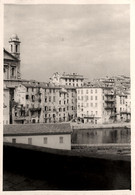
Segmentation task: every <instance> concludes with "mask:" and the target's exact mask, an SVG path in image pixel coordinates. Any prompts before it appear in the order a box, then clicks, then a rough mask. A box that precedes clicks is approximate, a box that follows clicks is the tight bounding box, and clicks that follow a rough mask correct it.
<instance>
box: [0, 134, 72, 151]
mask: <svg viewBox="0 0 135 195" xmlns="http://www.w3.org/2000/svg"><path fill="white" fill-rule="evenodd" d="M4 142H9V143H22V144H30V145H35V146H41V147H46V148H54V149H64V150H71V135H70V134H61V135H53V134H52V135H33V136H27V135H26V136H4Z"/></svg>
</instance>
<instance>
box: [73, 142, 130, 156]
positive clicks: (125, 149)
mask: <svg viewBox="0 0 135 195" xmlns="http://www.w3.org/2000/svg"><path fill="white" fill-rule="evenodd" d="M72 150H73V151H76V153H89V154H90V153H91V154H92V153H97V154H112V155H113V154H114V155H120V156H130V155H131V145H130V144H72Z"/></svg>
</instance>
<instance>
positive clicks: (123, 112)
mask: <svg viewBox="0 0 135 195" xmlns="http://www.w3.org/2000/svg"><path fill="white" fill-rule="evenodd" d="M120 114H121V115H122V114H129V115H130V114H131V112H129V111H126V110H125V111H121V112H120Z"/></svg>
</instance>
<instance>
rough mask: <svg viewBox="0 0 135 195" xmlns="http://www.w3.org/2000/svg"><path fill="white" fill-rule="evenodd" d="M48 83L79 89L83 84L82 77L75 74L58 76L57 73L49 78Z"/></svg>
mask: <svg viewBox="0 0 135 195" xmlns="http://www.w3.org/2000/svg"><path fill="white" fill-rule="evenodd" d="M50 83H53V84H55V85H64V86H65V85H68V86H73V87H81V86H83V84H84V77H83V75H78V74H77V73H73V74H66V73H63V74H62V75H60V74H59V73H58V72H56V73H54V74H53V76H52V77H51V78H50Z"/></svg>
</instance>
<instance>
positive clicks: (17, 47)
mask: <svg viewBox="0 0 135 195" xmlns="http://www.w3.org/2000/svg"><path fill="white" fill-rule="evenodd" d="M17 52H18V45H16V53H17Z"/></svg>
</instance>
